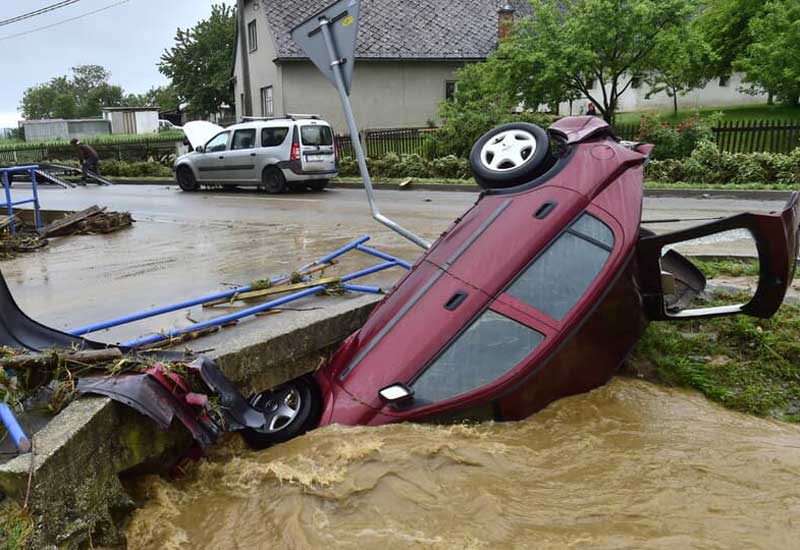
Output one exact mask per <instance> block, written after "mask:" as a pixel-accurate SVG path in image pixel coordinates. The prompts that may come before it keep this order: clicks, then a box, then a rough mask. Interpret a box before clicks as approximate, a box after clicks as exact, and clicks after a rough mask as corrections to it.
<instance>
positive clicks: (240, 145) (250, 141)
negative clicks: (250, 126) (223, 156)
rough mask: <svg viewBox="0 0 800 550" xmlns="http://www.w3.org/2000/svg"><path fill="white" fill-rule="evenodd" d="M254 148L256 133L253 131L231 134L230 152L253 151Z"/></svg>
mask: <svg viewBox="0 0 800 550" xmlns="http://www.w3.org/2000/svg"><path fill="white" fill-rule="evenodd" d="M255 146H256V131H255V130H237V131H236V132H234V134H233V143H232V144H231V151H239V150H241V149H253V148H255Z"/></svg>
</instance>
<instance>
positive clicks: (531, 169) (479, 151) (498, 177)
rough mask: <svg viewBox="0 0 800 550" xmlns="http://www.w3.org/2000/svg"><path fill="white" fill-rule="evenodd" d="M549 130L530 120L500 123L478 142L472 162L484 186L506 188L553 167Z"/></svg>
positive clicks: (479, 182) (477, 177) (487, 187)
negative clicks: (551, 164) (500, 124)
mask: <svg viewBox="0 0 800 550" xmlns="http://www.w3.org/2000/svg"><path fill="white" fill-rule="evenodd" d="M550 158H551V157H550V141H549V140H548V138H547V133H546V132H545V131H544V130H542V129H541V128H539V127H538V126H536V125H535V124H528V123H526V122H517V123H513V124H506V125H504V126H499V127H497V128H495V129H493V130H491V131H489V132H488V133H487V134H485V135H484V136H483V137H481V139H479V140H478V142H477V143H475V146H474V147H473V148H472V153H471V154H470V157H469V161H470V166H471V167H472V172H473V174H474V176H475V180H476V181H477V182H478V184H479V185H480V186H481V187H482V188H484V189H506V188H509V187H515V186H517V185H521V184H523V183H527V182H529V181H531V180H534V179H536V178H537V177H539V176H540V175H542V174H543V173H544V172H545V171H546V170H547V168H548V167H549V164H550V163H548V160H549V159H550Z"/></svg>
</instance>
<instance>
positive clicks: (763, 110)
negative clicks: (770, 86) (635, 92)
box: [616, 105, 800, 124]
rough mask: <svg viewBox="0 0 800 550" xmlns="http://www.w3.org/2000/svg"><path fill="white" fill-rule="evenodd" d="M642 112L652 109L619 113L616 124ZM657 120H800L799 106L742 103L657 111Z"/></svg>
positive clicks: (632, 121)
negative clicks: (738, 104)
mask: <svg viewBox="0 0 800 550" xmlns="http://www.w3.org/2000/svg"><path fill="white" fill-rule="evenodd" d="M643 114H653V111H637V112H631V113H619V114H618V115H617V120H616V122H617V124H637V123H638V122H639V120H640V119H641V116H642V115H643ZM654 114H656V115H657V116H658V118H659V120H664V121H667V122H670V123H672V122H681V121H683V120H686V119H687V118H691V117H694V116H696V115H699V117H700V118H701V119H709V118H712V117H717V116H719V120H720V121H724V122H730V121H751V120H781V121H783V120H800V107H789V106H786V105H742V106H731V107H714V108H709V109H699V110H696V109H680V110H678V114H677V115H676V114H675V113H674V112H673V111H657V112H655V113H654Z"/></svg>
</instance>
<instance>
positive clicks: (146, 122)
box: [136, 111, 158, 134]
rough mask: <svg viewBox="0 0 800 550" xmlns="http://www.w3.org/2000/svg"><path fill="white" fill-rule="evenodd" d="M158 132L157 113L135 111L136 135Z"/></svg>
mask: <svg viewBox="0 0 800 550" xmlns="http://www.w3.org/2000/svg"><path fill="white" fill-rule="evenodd" d="M157 132H158V111H136V133H137V134H155V133H157Z"/></svg>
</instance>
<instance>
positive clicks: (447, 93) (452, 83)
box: [444, 80, 458, 101]
mask: <svg viewBox="0 0 800 550" xmlns="http://www.w3.org/2000/svg"><path fill="white" fill-rule="evenodd" d="M457 91H458V81H457V80H448V81H447V82H445V83H444V98H445V99H446V100H447V101H453V100H454V99H455V98H456V92H457Z"/></svg>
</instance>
